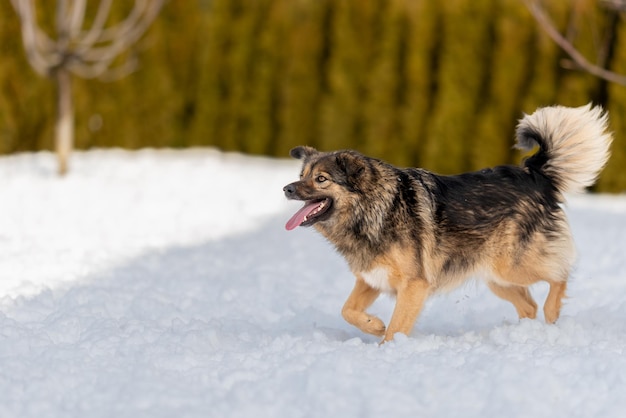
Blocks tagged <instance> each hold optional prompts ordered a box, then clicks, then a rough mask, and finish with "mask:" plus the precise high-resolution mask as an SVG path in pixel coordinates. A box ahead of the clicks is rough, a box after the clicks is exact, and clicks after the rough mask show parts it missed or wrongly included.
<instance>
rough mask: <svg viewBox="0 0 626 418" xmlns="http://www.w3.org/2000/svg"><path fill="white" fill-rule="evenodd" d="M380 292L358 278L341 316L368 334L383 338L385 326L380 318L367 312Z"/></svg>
mask: <svg viewBox="0 0 626 418" xmlns="http://www.w3.org/2000/svg"><path fill="white" fill-rule="evenodd" d="M379 295H380V291H379V290H377V289H374V288H373V287H371V286H370V285H368V284H367V283H365V281H364V280H363V279H362V278H361V277H359V276H357V279H356V283H355V284H354V289H352V293H350V296H349V297H348V300H346V303H345V304H344V305H343V309H342V310H341V315H343V318H344V319H345V320H346V321H347V322H348V323H350V324H352V325H354V326H355V327H357V328H358V329H360V330H361V331H363V332H366V333H368V334H373V335H376V336H377V337H382V336H383V335H384V334H385V324H384V323H383V321H381V320H380V319H379V318H377V317H375V316H373V315H370V314H368V313H367V312H365V310H366V309H367V308H369V307H370V305H371V304H372V303H374V301H375V300H376V298H377V297H378V296H379Z"/></svg>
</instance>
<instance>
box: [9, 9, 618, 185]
mask: <svg viewBox="0 0 626 418" xmlns="http://www.w3.org/2000/svg"><path fill="white" fill-rule="evenodd" d="M49 3H50V5H49V6H47V2H39V3H38V4H39V5H41V7H40V9H41V11H40V12H44V11H45V9H49V10H48V11H49V12H50V10H52V9H53V8H54V4H53V3H54V2H49ZM544 4H545V8H546V10H547V11H548V12H549V14H550V16H551V18H552V19H553V20H554V22H555V23H556V24H557V25H558V27H559V29H560V30H561V32H562V33H566V34H568V36H569V37H570V39H571V40H572V41H573V43H574V45H575V46H576V47H577V48H578V49H579V50H580V51H581V52H582V53H583V54H584V55H585V56H586V57H588V59H590V60H591V61H597V60H600V61H602V62H604V63H605V65H606V66H607V68H609V69H611V70H613V71H616V72H619V73H622V74H626V24H625V22H624V21H623V19H622V18H621V17H620V16H619V15H617V14H616V13H615V12H611V11H608V10H607V9H604V8H602V7H601V6H600V5H599V3H598V0H572V1H546V2H544ZM44 6H45V7H44ZM114 7H119V8H123V7H124V2H123V1H117V2H115V5H114ZM0 42H1V43H0V51H1V54H2V65H0V154H7V153H14V152H19V151H33V150H43V149H45V150H49V149H52V145H53V144H52V141H53V133H52V131H53V123H54V118H53V116H54V112H55V109H54V98H53V96H54V91H53V90H52V89H53V87H52V83H50V81H49V80H46V79H44V78H41V77H39V76H38V75H37V74H36V73H35V72H34V71H33V70H32V69H31V68H30V67H29V65H28V63H27V61H26V59H25V57H24V52H23V47H22V44H21V38H20V28H19V20H18V19H17V18H16V16H15V13H14V11H13V9H12V8H11V5H10V3H9V2H7V1H4V2H0ZM134 53H137V54H138V55H139V60H140V61H139V62H140V67H139V69H138V70H137V71H135V72H134V73H132V74H131V75H129V76H127V77H124V78H122V79H119V80H116V81H113V82H107V83H105V82H100V81H94V80H82V79H79V78H74V79H73V88H74V99H75V106H76V148H78V149H89V148H92V147H123V148H128V149H137V148H142V147H175V148H180V147H189V146H215V147H219V148H221V149H223V150H229V151H232V150H234V151H241V152H246V153H252V154H265V155H271V156H279V157H286V156H287V155H288V150H289V149H290V148H291V147H293V146H295V145H299V144H308V145H312V146H315V147H318V148H320V149H323V150H331V149H339V148H354V149H357V150H359V151H361V152H363V153H366V154H369V155H372V156H376V157H380V158H383V159H386V160H388V161H389V162H392V163H395V164H399V165H417V166H422V167H424V168H428V169H431V170H434V171H436V172H440V173H443V174H448V173H457V172H461V171H465V170H475V169H479V168H482V167H485V166H492V165H497V164H502V163H517V162H518V161H519V159H520V158H521V156H520V155H517V154H516V153H515V152H514V151H513V150H512V144H513V135H514V129H515V125H516V123H517V120H518V119H519V118H520V117H521V116H522V115H523V113H524V112H526V113H531V112H533V111H534V109H535V108H536V107H538V106H546V105H552V104H561V105H566V106H580V105H583V104H586V103H588V102H589V101H593V102H594V103H597V104H601V105H603V106H605V107H606V108H607V109H608V110H609V113H610V117H611V128H612V130H613V131H614V133H615V142H614V145H613V151H612V152H613V155H612V158H611V161H610V162H609V165H608V167H607V169H606V170H605V171H604V172H603V174H602V177H601V179H600V182H599V184H598V186H597V190H600V191H610V192H622V191H625V190H626V171H625V170H624V167H626V87H624V86H620V85H616V84H611V83H607V82H605V81H602V80H599V79H598V78H596V77H594V76H591V75H589V74H587V73H585V72H583V71H579V70H576V69H571V68H566V66H565V65H563V64H564V63H567V60H566V58H567V57H566V55H565V54H564V53H563V52H562V51H561V50H560V49H559V48H558V47H557V45H556V44H554V43H553V42H552V41H551V40H550V39H549V38H548V36H547V35H546V34H545V33H543V31H542V30H541V28H539V27H538V25H537V24H536V22H535V21H534V20H533V18H532V16H531V15H530V13H529V12H528V10H527V9H526V7H525V6H524V4H523V2H522V1H520V0H446V1H441V2H438V1H429V0H367V1H364V0H195V1H191V0H185V1H169V2H168V3H167V4H166V6H165V7H164V9H163V10H162V12H161V15H160V16H159V18H158V19H157V20H156V22H155V23H154V24H153V26H152V28H151V29H150V30H149V31H148V33H147V35H146V36H145V37H144V38H143V39H142V40H141V41H140V42H139V43H138V44H137V45H136V46H135V50H134Z"/></svg>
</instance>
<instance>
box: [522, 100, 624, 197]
mask: <svg viewBox="0 0 626 418" xmlns="http://www.w3.org/2000/svg"><path fill="white" fill-rule="evenodd" d="M607 125H608V116H607V114H606V113H605V112H604V111H603V110H602V108H601V107H599V106H597V107H593V106H592V105H591V103H589V104H587V105H586V106H581V107H576V108H572V107H563V106H551V107H544V108H540V109H537V111H536V112H535V113H533V114H532V115H525V116H524V118H523V119H522V120H520V122H519V125H518V126H517V132H516V135H517V144H516V147H517V148H519V149H522V150H530V149H532V148H533V147H534V146H535V145H539V151H537V153H536V154H534V155H532V156H531V157H529V158H528V159H527V160H526V162H525V166H526V167H528V168H531V169H536V170H539V171H540V172H542V173H543V174H544V175H545V176H547V177H548V178H549V179H551V180H552V182H553V183H554V185H555V187H556V188H557V190H559V191H560V192H561V193H564V192H570V193H571V192H582V191H583V190H584V189H585V187H588V186H591V185H592V184H593V183H595V181H596V179H597V178H598V175H599V174H600V170H602V168H603V167H604V165H605V164H606V162H607V160H608V158H609V147H610V145H611V141H612V136H611V134H610V133H609V132H608V131H607Z"/></svg>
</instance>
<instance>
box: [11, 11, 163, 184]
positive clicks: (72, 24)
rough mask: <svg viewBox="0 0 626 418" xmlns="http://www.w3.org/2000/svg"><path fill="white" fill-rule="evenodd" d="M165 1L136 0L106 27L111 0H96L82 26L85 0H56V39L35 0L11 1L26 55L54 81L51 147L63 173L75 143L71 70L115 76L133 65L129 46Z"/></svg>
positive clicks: (84, 74)
mask: <svg viewBox="0 0 626 418" xmlns="http://www.w3.org/2000/svg"><path fill="white" fill-rule="evenodd" d="M164 1H165V0H135V1H134V3H133V5H132V8H131V9H130V12H129V13H128V15H127V16H126V18H125V19H123V20H121V21H119V22H117V23H115V24H113V25H110V26H107V22H108V20H109V14H110V11H111V4H112V2H113V0H100V1H99V3H98V5H97V7H96V8H94V10H95V14H94V16H93V23H92V24H91V26H90V27H89V28H84V23H85V16H86V11H87V4H86V3H87V0H57V2H56V13H55V26H56V27H55V29H56V38H53V37H51V36H50V35H48V34H47V33H46V32H45V31H44V30H42V28H41V26H40V22H39V21H38V19H37V15H36V10H37V7H36V6H35V0H11V3H12V4H13V8H14V9H15V11H16V13H17V15H18V17H19V19H20V23H21V29H22V42H23V44H24V49H25V51H26V57H27V58H28V61H29V63H30V64H31V66H32V67H33V68H34V69H35V71H36V72H37V73H39V74H41V75H42V76H45V77H50V78H51V79H52V80H53V81H54V83H55V85H56V94H57V98H56V100H57V115H56V123H55V150H56V153H57V156H58V160H59V174H61V175H63V174H65V173H67V170H68V163H69V161H68V160H69V156H70V153H71V151H72V149H73V147H74V108H73V102H72V84H71V78H72V75H76V76H79V77H82V78H87V79H93V78H99V79H114V78H118V77H122V76H124V75H126V74H128V73H130V72H132V71H133V70H134V69H135V68H136V66H137V60H136V58H135V56H134V55H133V54H130V53H128V51H129V48H130V46H131V45H133V44H134V43H135V42H137V41H138V40H139V38H141V36H142V35H143V34H144V33H145V32H146V30H147V29H148V27H149V26H150V24H151V23H152V22H153V21H154V19H155V18H156V17H157V15H158V14H159V11H160V10H161V7H162V6H163V3H164Z"/></svg>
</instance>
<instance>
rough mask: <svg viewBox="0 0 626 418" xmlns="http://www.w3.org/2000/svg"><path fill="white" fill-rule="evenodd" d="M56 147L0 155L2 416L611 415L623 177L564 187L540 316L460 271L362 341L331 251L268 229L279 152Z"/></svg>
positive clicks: (291, 170)
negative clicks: (562, 236) (348, 315)
mask: <svg viewBox="0 0 626 418" xmlns="http://www.w3.org/2000/svg"><path fill="white" fill-rule="evenodd" d="M72 162H73V166H72V171H71V174H70V175H69V176H68V177H66V178H62V179H61V178H58V177H57V176H56V175H55V174H54V173H55V162H54V159H53V157H52V156H51V155H50V154H47V153H39V154H23V155H17V156H10V157H3V158H0V416H1V417H61V416H63V417H87V416H88V417H142V416H146V417H174V416H176V417H183V416H184V417H193V416H198V417H200V416H201V417H255V418H261V417H285V418H287V417H288V418H296V417H368V416H387V417H404V416H425V417H456V416H463V417H503V416H506V417H546V416H551V417H621V416H624V413H625V412H624V411H626V396H625V394H626V355H625V354H626V353H625V347H626V321H625V319H626V249H625V248H626V197H625V196H578V197H574V198H572V199H571V200H570V203H569V205H568V208H567V211H568V213H569V216H570V220H571V222H572V225H573V230H574V235H575V238H576V241H577V245H578V248H579V253H580V257H579V262H578V264H577V268H576V271H575V272H574V273H573V275H572V279H571V282H570V286H569V292H568V293H569V296H570V298H569V300H567V303H566V305H565V306H564V309H563V313H562V317H561V319H560V320H559V321H558V323H557V324H556V325H546V324H545V323H544V322H543V318H540V320H535V321H531V320H523V321H521V322H520V321H518V319H517V317H516V315H515V311H514V309H513V307H512V306H511V305H510V304H508V303H506V302H503V301H501V300H499V299H498V298H496V297H495V296H493V295H492V294H490V293H489V292H488V291H487V290H486V287H485V286H484V285H483V284H482V283H479V282H473V283H470V284H468V285H467V286H465V287H463V288H461V289H458V290H457V291H455V292H453V293H451V294H448V295H445V296H439V297H436V298H434V299H432V300H430V301H429V302H428V304H427V306H426V309H425V311H424V313H423V315H422V317H421V318H420V319H419V321H418V324H417V326H416V327H415V329H414V331H413V333H412V334H411V336H410V337H397V339H396V340H395V341H393V342H391V343H388V344H385V345H383V346H380V347H379V346H378V344H377V340H376V339H375V338H374V337H370V336H367V335H364V334H362V333H361V332H360V331H358V330H357V329H355V328H352V327H351V326H349V325H348V324H346V323H345V322H344V321H343V319H342V318H341V315H340V309H341V306H342V304H343V302H344V299H345V298H346V296H347V295H348V293H349V291H350V289H351V286H352V283H353V279H352V277H351V275H350V273H349V271H348V269H347V267H346V265H345V263H344V262H343V260H342V259H341V258H340V257H339V256H337V255H336V254H335V253H334V252H333V250H332V248H331V247H330V246H329V245H328V244H327V243H326V242H324V240H323V239H322V238H320V237H319V236H318V235H317V234H316V233H315V232H314V231H313V230H312V229H304V228H298V229H296V230H295V231H293V232H287V231H285V230H284V227H283V226H284V223H285V221H286V220H287V219H288V218H289V216H290V215H291V214H292V213H293V212H294V211H295V210H296V209H297V208H299V204H297V203H295V202H287V201H286V200H285V199H284V198H283V194H282V186H283V185H285V184H287V183H289V182H291V181H293V180H294V179H295V178H296V177H297V175H298V172H299V165H298V163H297V162H295V161H289V160H272V159H263V158H251V157H244V156H240V155H236V154H221V153H218V152H217V151H212V150H190V151H158V152H157V151H140V152H133V153H131V152H123V151H93V152H87V153H77V154H75V155H74V158H73V160H72ZM546 293H547V287H546V286H543V285H541V284H540V285H537V286H536V287H534V288H533V294H534V295H535V297H536V298H537V299H538V301H539V302H540V304H541V303H542V302H543V298H544V297H545V295H546ZM391 309H392V301H391V300H390V299H388V298H382V299H381V300H379V301H378V302H376V304H375V305H374V306H373V308H372V312H374V313H376V314H378V315H380V316H381V317H383V318H384V319H388V318H389V316H390V314H391Z"/></svg>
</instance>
